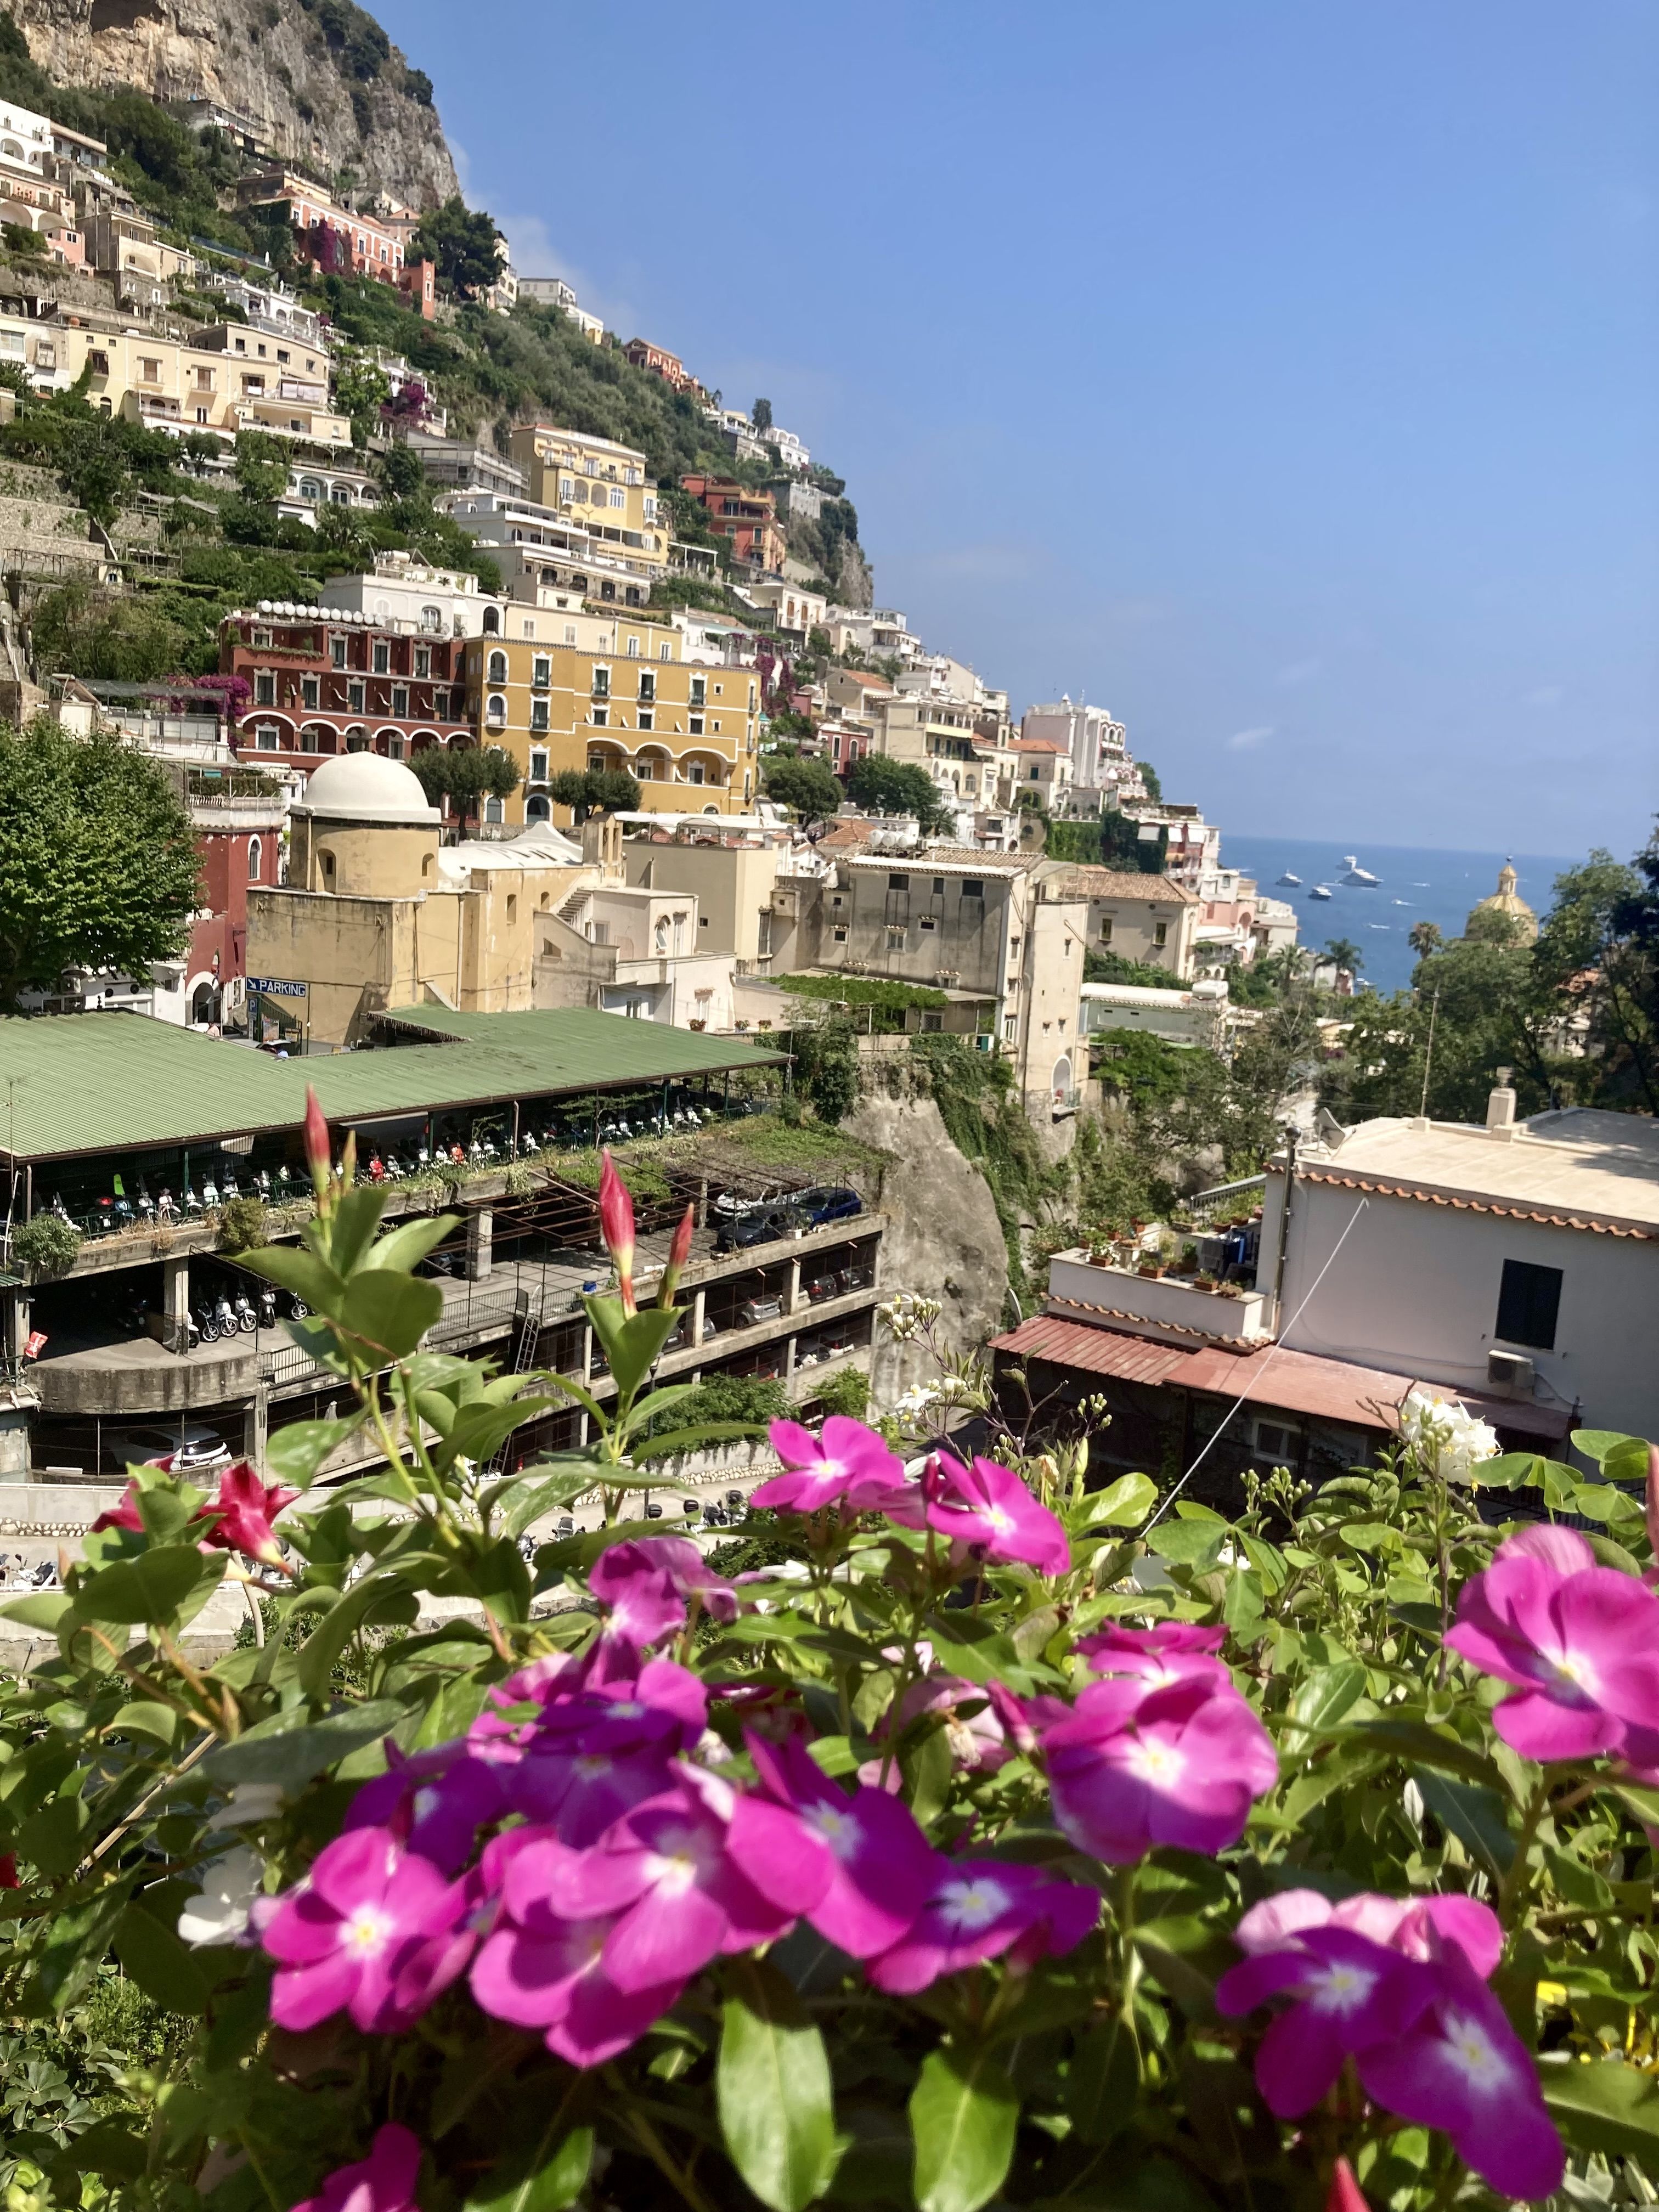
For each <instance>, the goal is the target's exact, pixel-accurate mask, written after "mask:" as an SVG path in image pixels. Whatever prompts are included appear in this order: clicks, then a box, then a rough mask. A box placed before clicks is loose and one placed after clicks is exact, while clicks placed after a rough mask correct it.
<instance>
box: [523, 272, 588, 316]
mask: <svg viewBox="0 0 1659 2212" xmlns="http://www.w3.org/2000/svg"><path fill="white" fill-rule="evenodd" d="M519 297H520V299H521V300H533V301H535V302H536V304H537V305H538V307H557V308H559V309H561V310H562V312H563V313H566V314H568V313H569V312H570V310H571V309H572V308H573V307H574V306H575V304H576V295H575V293H574V291H573V290H572V289H571V288H570V286H569V285H568V284H567V283H565V281H564V279H563V277H562V276H520V279H519Z"/></svg>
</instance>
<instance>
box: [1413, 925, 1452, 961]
mask: <svg viewBox="0 0 1659 2212" xmlns="http://www.w3.org/2000/svg"><path fill="white" fill-rule="evenodd" d="M1444 942H1445V939H1443V937H1442V935H1441V933H1440V925H1439V923H1438V922H1437V921H1414V922H1413V924H1412V928H1411V948H1412V951H1413V952H1414V953H1415V954H1416V955H1417V957H1418V958H1419V960H1426V959H1427V958H1428V957H1429V955H1430V953H1431V952H1437V951H1439V950H1440V947H1441V946H1442V945H1443V943H1444Z"/></svg>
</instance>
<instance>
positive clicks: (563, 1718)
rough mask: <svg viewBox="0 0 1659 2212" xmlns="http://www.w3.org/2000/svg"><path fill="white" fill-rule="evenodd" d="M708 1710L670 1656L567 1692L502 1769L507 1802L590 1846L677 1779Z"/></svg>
mask: <svg viewBox="0 0 1659 2212" xmlns="http://www.w3.org/2000/svg"><path fill="white" fill-rule="evenodd" d="M479 1725H480V1723H474V1728H475V1729H477V1728H478V1726H479ZM707 1725H708V1699H707V1696H706V1693H705V1692H704V1690H703V1686H702V1683H701V1682H700V1681H698V1680H697V1678H696V1675H694V1674H688V1673H687V1671H686V1670H685V1668H683V1667H677V1666H676V1665H675V1664H674V1663H673V1662H672V1661H671V1660H667V1659H652V1660H649V1661H647V1663H646V1664H645V1665H644V1666H643V1667H642V1668H641V1669H640V1671H639V1673H638V1674H637V1676H635V1677H632V1678H623V1679H620V1680H611V1681H609V1682H605V1683H604V1684H602V1685H595V1686H592V1687H591V1688H587V1689H584V1690H582V1691H580V1692H570V1693H568V1694H564V1695H562V1696H560V1697H558V1698H556V1699H554V1700H553V1701H552V1702H551V1703H550V1705H549V1706H548V1707H547V1709H546V1711H545V1712H544V1715H543V1717H542V1718H541V1720H540V1721H538V1723H535V1724H534V1725H533V1726H532V1728H531V1729H527V1730H525V1731H522V1732H521V1735H520V1743H519V1745H518V1750H519V1753H520V1756H519V1759H518V1761H517V1764H516V1765H513V1766H512V1767H511V1768H510V1769H508V1770H507V1771H505V1772H504V1774H503V1780H502V1788H503V1795H504V1796H505V1799H506V1802H507V1804H508V1805H509V1806H510V1807H511V1808H512V1809H513V1811H515V1812H519V1813H522V1814H524V1815H525V1816H526V1818H527V1819H529V1820H538V1821H548V1822H550V1823H551V1825H552V1827H553V1830H554V1832H555V1833H556V1835H557V1836H558V1838H560V1840H561V1841H562V1842H563V1843H566V1844H571V1845H573V1846H574V1847H576V1848H578V1849H581V1848H584V1847H586V1845H588V1844H593V1843H596V1842H597V1841H598V1840H599V1837H600V1836H602V1835H603V1834H604V1832H605V1830H606V1829H607V1828H608V1827H610V1826H611V1823H612V1822H613V1821H615V1820H619V1819H620V1818H621V1817H622V1815H623V1814H624V1813H626V1812H629V1811H630V1810H631V1809H632V1808H633V1807H635V1805H641V1804H643V1803H644V1802H645V1801H646V1800H647V1798H649V1797H658V1796H661V1795H662V1794H663V1793H664V1791H665V1790H671V1788H672V1787H673V1785H674V1780H675V1767H674V1762H675V1760H676V1759H678V1758H680V1757H681V1756H682V1755H683V1754H684V1753H687V1752H690V1751H692V1750H694V1749H695V1748H696V1745H697V1743H698V1742H699V1741H700V1740H701V1738H702V1733H703V1730H704V1729H705V1728H706V1727H707Z"/></svg>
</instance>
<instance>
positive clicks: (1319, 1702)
mask: <svg viewBox="0 0 1659 2212" xmlns="http://www.w3.org/2000/svg"><path fill="white" fill-rule="evenodd" d="M1364 1694H1365V1670H1364V1668H1363V1667H1362V1666H1361V1665H1360V1664H1359V1662H1358V1660H1357V1659H1351V1660H1349V1661H1348V1662H1346V1665H1343V1666H1340V1667H1316V1668H1314V1670H1313V1672H1312V1673H1311V1674H1309V1675H1308V1676H1306V1678H1305V1679H1304V1680H1303V1681H1302V1682H1301V1683H1300V1684H1298V1686H1297V1692H1296V1695H1295V1696H1294V1697H1293V1698H1292V1699H1291V1708H1290V1713H1289V1716H1288V1717H1289V1719H1290V1720H1291V1722H1293V1723H1295V1726H1294V1728H1293V1729H1286V1730H1285V1737H1286V1742H1285V1749H1286V1750H1287V1751H1289V1752H1290V1753H1291V1754H1292V1755H1293V1756H1294V1755H1295V1754H1296V1753H1299V1752H1302V1751H1306V1750H1311V1748H1312V1746H1311V1745H1310V1743H1308V1742H1307V1741H1306V1735H1320V1734H1322V1732H1323V1731H1324V1730H1325V1729H1332V1728H1334V1727H1335V1726H1336V1725H1337V1723H1339V1722H1340V1720H1341V1718H1342V1716H1343V1715H1344V1714H1345V1713H1346V1711H1348V1710H1349V1708H1350V1707H1351V1706H1352V1705H1355V1704H1356V1703H1357V1702H1358V1699H1361V1698H1363V1697H1364ZM1304 1731H1305V1735H1304ZM1292 1735H1294V1736H1295V1737H1296V1738H1297V1741H1295V1742H1294V1743H1292V1742H1291V1741H1289V1739H1290V1738H1291V1736H1292Z"/></svg>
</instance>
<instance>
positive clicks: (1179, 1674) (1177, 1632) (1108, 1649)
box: [1077, 1620, 1233, 1690]
mask: <svg viewBox="0 0 1659 2212" xmlns="http://www.w3.org/2000/svg"><path fill="white" fill-rule="evenodd" d="M1226 1633H1227V1632H1226V1630H1225V1628H1200V1626H1198V1624H1197V1623H1196V1622H1195V1621H1189V1620H1160V1621H1158V1623H1157V1624H1156V1626H1153V1627H1152V1628H1125V1627H1122V1626H1121V1625H1119V1624H1118V1623H1116V1622H1114V1623H1113V1625H1112V1626H1110V1627H1109V1628H1104V1629H1102V1630H1101V1631H1100V1632H1099V1633H1098V1634H1097V1635H1094V1636H1085V1637H1080V1638H1079V1639H1078V1644H1077V1650H1078V1651H1079V1654H1080V1655H1081V1656H1082V1657H1084V1658H1085V1659H1086V1660H1087V1661H1088V1662H1089V1664H1090V1666H1091V1667H1092V1668H1093V1669H1094V1671H1095V1673H1096V1674H1104V1675H1113V1674H1127V1675H1130V1676H1133V1679H1134V1680H1137V1681H1139V1683H1141V1684H1142V1685H1143V1686H1144V1687H1145V1688H1146V1689H1149V1690H1161V1689H1164V1688H1167V1686H1169V1684H1170V1683H1171V1682H1182V1681H1189V1680H1198V1681H1203V1682H1212V1683H1214V1684H1215V1685H1217V1686H1218V1687H1221V1688H1224V1689H1231V1687H1232V1686H1233V1678H1232V1676H1231V1674H1229V1672H1228V1670H1227V1666H1226V1662H1225V1661H1224V1660H1221V1659H1218V1658H1217V1657H1216V1656H1215V1655H1216V1653H1217V1652H1218V1650H1220V1649H1221V1646H1222V1644H1223V1642H1224V1640H1225V1637H1226Z"/></svg>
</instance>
